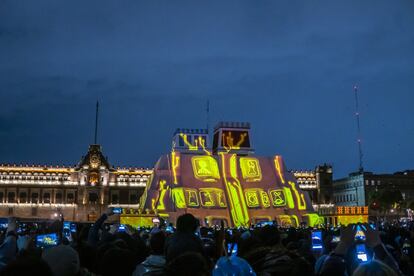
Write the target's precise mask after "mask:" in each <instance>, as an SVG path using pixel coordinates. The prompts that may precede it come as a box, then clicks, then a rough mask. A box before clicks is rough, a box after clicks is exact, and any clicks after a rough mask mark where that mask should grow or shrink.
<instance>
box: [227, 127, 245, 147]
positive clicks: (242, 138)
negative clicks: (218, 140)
mask: <svg viewBox="0 0 414 276" xmlns="http://www.w3.org/2000/svg"><path fill="white" fill-rule="evenodd" d="M246 137H247V132H246V133H242V134H240V137H239V140H238V141H237V142H236V141H234V137H233V135H232V133H231V131H228V132H223V134H222V139H223V142H222V143H223V148H224V149H225V150H227V151H230V150H232V149H235V150H238V149H240V146H241V145H242V144H243V143H244V142H245V140H246Z"/></svg>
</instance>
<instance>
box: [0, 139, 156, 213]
mask: <svg viewBox="0 0 414 276" xmlns="http://www.w3.org/2000/svg"><path fill="white" fill-rule="evenodd" d="M151 173H152V170H151V169H144V168H128V169H125V168H124V169H121V168H117V169H116V168H114V167H112V166H111V165H110V164H109V163H108V160H107V158H105V157H104V156H103V154H102V151H101V146H100V145H91V146H90V147H89V151H88V153H87V154H86V156H84V157H82V159H81V161H80V162H79V164H78V165H76V166H74V167H58V166H34V165H33V166H28V165H25V166H22V165H0V207H1V208H0V217H6V216H16V217H20V218H39V219H50V218H53V216H56V214H58V213H62V214H63V215H64V217H65V219H67V220H73V221H93V220H95V219H96V218H97V217H99V216H100V215H101V213H102V212H104V211H105V209H106V208H107V207H108V206H109V205H114V206H125V207H128V206H137V205H138V202H139V199H140V197H141V195H142V193H143V191H144V189H145V186H146V182H147V180H148V179H149V178H150V175H151Z"/></svg>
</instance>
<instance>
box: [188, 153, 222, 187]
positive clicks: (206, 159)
mask: <svg viewBox="0 0 414 276" xmlns="http://www.w3.org/2000/svg"><path fill="white" fill-rule="evenodd" d="M191 163H192V165H193V172H194V176H195V177H196V178H197V179H199V180H202V181H205V182H215V181H216V180H218V179H220V174H219V170H218V166H217V161H216V159H214V158H213V157H211V156H194V157H192V158H191Z"/></svg>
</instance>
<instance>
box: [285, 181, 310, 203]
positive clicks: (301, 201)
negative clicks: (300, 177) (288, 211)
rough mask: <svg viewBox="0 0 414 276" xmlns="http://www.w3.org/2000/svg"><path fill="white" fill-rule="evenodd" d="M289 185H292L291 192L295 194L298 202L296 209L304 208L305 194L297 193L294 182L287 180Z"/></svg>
mask: <svg viewBox="0 0 414 276" xmlns="http://www.w3.org/2000/svg"><path fill="white" fill-rule="evenodd" d="M288 183H289V185H290V187H292V190H293V192H294V193H295V196H296V201H297V202H298V209H299V210H306V201H305V195H304V194H299V191H298V190H297V189H296V184H295V182H292V181H289V182H288Z"/></svg>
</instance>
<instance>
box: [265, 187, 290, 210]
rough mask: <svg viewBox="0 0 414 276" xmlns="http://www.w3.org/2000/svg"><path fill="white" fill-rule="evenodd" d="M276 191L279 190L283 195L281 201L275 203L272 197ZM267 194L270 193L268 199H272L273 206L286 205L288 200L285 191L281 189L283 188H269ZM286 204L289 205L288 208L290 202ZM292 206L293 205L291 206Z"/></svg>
mask: <svg viewBox="0 0 414 276" xmlns="http://www.w3.org/2000/svg"><path fill="white" fill-rule="evenodd" d="M278 192H280V193H281V194H282V195H283V197H284V198H283V203H276V201H275V200H274V198H273V194H274V193H278ZM269 194H270V199H271V200H272V205H273V206H274V207H282V206H286V204H287V202H288V199H287V197H286V192H285V191H284V190H283V189H276V190H270V191H269ZM288 206H289V208H290V204H288ZM293 207H294V206H293Z"/></svg>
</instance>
